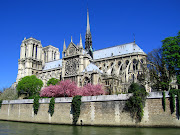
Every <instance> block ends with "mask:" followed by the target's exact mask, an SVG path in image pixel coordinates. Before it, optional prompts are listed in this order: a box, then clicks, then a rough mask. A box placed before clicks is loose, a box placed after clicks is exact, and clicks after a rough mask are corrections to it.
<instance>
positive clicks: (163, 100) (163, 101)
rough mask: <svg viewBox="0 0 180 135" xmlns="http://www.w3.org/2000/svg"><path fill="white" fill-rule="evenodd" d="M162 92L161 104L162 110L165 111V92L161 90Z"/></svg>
mask: <svg viewBox="0 0 180 135" xmlns="http://www.w3.org/2000/svg"><path fill="white" fill-rule="evenodd" d="M162 94H163V98H162V104H163V110H164V111H166V96H165V92H164V91H163V92H162Z"/></svg>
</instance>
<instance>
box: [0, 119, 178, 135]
mask: <svg viewBox="0 0 180 135" xmlns="http://www.w3.org/2000/svg"><path fill="white" fill-rule="evenodd" d="M0 135H180V128H125V127H93V126H82V127H81V126H67V125H50V124H34V123H20V122H8V121H0Z"/></svg>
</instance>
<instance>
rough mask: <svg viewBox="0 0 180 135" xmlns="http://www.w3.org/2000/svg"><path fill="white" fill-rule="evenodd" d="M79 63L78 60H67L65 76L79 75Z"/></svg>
mask: <svg viewBox="0 0 180 135" xmlns="http://www.w3.org/2000/svg"><path fill="white" fill-rule="evenodd" d="M78 65H79V61H78V59H77V58H74V59H73V58H72V59H69V60H67V62H66V65H65V75H66V76H69V75H76V74H77V69H78Z"/></svg>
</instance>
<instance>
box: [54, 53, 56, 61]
mask: <svg viewBox="0 0 180 135" xmlns="http://www.w3.org/2000/svg"><path fill="white" fill-rule="evenodd" d="M54 60H56V52H55V53H54Z"/></svg>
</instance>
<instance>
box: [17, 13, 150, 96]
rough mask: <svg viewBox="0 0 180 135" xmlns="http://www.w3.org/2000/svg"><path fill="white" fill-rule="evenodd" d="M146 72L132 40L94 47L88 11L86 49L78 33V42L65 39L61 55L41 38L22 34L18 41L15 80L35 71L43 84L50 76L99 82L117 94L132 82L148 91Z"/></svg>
mask: <svg viewBox="0 0 180 135" xmlns="http://www.w3.org/2000/svg"><path fill="white" fill-rule="evenodd" d="M147 72H148V70H147V64H146V54H145V53H144V52H143V50H142V49H141V48H140V47H139V46H138V45H137V44H136V43H135V42H132V43H127V44H122V45H117V46H112V47H109V48H104V49H100V50H96V51H93V46H92V36H91V32H90V24H89V12H88V11H87V29H86V36H85V49H84V48H83V43H82V38H81V35H80V42H79V44H78V45H76V44H74V43H73V41H72V37H71V42H70V43H69V45H68V46H66V44H65V41H64V45H63V51H62V59H60V52H59V49H58V48H56V47H54V46H51V45H49V46H46V47H42V44H41V41H39V40H36V39H34V38H32V37H31V38H29V39H26V38H25V39H24V40H23V41H22V44H21V53H20V59H19V60H18V75H17V79H16V83H17V82H18V81H19V79H20V78H22V77H24V76H28V75H36V76H37V77H38V78H39V79H41V80H42V81H43V83H44V86H45V85H46V83H47V81H48V80H49V79H51V78H57V79H60V80H65V79H70V80H72V81H75V82H76V83H77V85H78V86H79V87H80V86H83V85H85V84H87V83H92V84H98V83H100V84H103V85H104V87H105V89H106V91H107V92H109V94H116V93H121V92H127V90H128V87H129V86H130V84H131V83H132V82H138V83H142V84H143V85H144V86H145V88H146V90H147V91H148V92H150V91H151V88H150V87H149V82H148V77H147Z"/></svg>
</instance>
